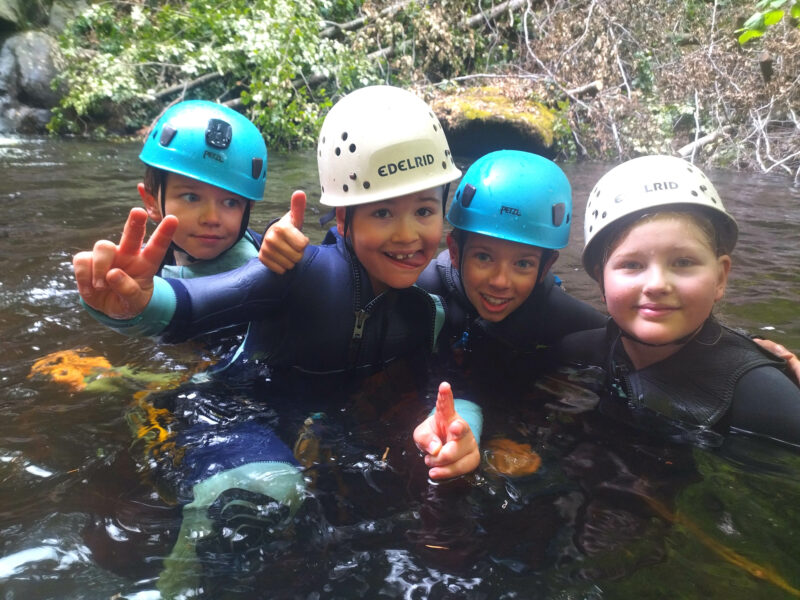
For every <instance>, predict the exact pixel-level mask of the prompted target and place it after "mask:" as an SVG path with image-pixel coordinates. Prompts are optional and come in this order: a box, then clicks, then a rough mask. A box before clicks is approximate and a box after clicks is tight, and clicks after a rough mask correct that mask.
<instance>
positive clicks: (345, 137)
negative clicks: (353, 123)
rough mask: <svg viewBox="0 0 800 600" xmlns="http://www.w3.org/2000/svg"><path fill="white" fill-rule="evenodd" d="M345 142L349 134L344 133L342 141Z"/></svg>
mask: <svg viewBox="0 0 800 600" xmlns="http://www.w3.org/2000/svg"><path fill="white" fill-rule="evenodd" d="M345 140H347V132H346V131H343V132H342V141H345Z"/></svg>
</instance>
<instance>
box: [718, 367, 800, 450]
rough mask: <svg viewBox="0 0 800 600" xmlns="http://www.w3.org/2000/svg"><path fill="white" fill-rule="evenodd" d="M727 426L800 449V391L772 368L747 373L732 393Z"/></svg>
mask: <svg viewBox="0 0 800 600" xmlns="http://www.w3.org/2000/svg"><path fill="white" fill-rule="evenodd" d="M730 424H731V427H734V428H736V429H741V430H743V431H748V432H751V433H755V434H758V435H763V436H767V437H771V438H774V439H777V440H781V441H784V442H789V443H790V444H798V445H800V388H798V387H797V386H796V385H795V384H794V383H793V382H792V381H791V380H790V379H789V378H788V377H787V376H786V375H784V374H783V373H782V372H781V371H780V370H778V369H776V368H775V367H771V366H763V367H757V368H755V369H752V370H750V371H748V372H747V373H745V374H744V375H743V376H742V377H741V379H739V382H738V383H737V385H736V389H735V390H734V395H733V406H732V407H731V423H730Z"/></svg>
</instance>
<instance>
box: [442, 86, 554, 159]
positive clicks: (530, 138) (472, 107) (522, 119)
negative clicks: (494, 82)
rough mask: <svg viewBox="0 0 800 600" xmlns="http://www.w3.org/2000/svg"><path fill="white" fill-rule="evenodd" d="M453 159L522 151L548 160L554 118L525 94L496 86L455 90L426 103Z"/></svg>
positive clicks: (551, 147) (550, 154)
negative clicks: (444, 137)
mask: <svg viewBox="0 0 800 600" xmlns="http://www.w3.org/2000/svg"><path fill="white" fill-rule="evenodd" d="M429 102H430V105H431V107H432V108H433V110H434V112H436V115H437V116H438V117H439V120H440V121H441V123H442V127H444V129H445V133H446V134H447V139H448V141H449V142H450V148H451V149H452V151H453V154H455V155H456V156H465V157H478V156H482V155H483V154H486V153H487V152H492V151H494V150H525V151H528V152H533V153H535V154H541V155H542V156H547V157H552V156H553V154H554V150H553V138H554V126H555V123H556V117H555V115H554V114H553V112H552V111H551V110H550V109H548V108H547V107H546V106H544V105H543V104H541V103H540V102H536V101H534V100H532V99H530V98H528V97H526V95H525V94H520V93H516V94H514V93H510V92H509V90H508V89H503V88H501V87H496V86H481V87H469V88H459V89H458V90H455V91H446V92H439V93H436V94H435V95H434V96H433V97H432V98H430V99H429Z"/></svg>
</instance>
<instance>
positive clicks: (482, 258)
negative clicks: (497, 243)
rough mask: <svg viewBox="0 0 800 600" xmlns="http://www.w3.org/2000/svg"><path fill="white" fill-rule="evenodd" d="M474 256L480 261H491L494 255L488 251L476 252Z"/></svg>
mask: <svg viewBox="0 0 800 600" xmlns="http://www.w3.org/2000/svg"><path fill="white" fill-rule="evenodd" d="M474 257H475V260H479V261H480V262H489V261H490V260H492V257H491V255H490V254H489V253H488V252H476V253H475V254H474Z"/></svg>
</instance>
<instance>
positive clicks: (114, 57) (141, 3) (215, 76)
mask: <svg viewBox="0 0 800 600" xmlns="http://www.w3.org/2000/svg"><path fill="white" fill-rule="evenodd" d="M472 4H473V3H471V2H469V1H468V0H442V1H440V2H425V1H421V0H420V1H410V0H405V1H402V0H401V1H399V2H396V3H389V2H381V1H379V0H376V1H372V0H222V1H221V0H130V1H121V0H113V1H105V2H96V3H94V4H92V5H91V6H90V7H89V9H88V10H87V11H86V12H85V13H84V14H82V15H81V16H80V17H79V18H77V19H75V20H74V21H73V22H72V23H71V25H70V27H69V29H68V30H67V32H66V33H65V34H64V35H63V36H62V38H61V44H62V50H63V53H64V56H65V58H66V62H67V68H66V69H65V71H64V73H63V76H62V80H63V83H64V84H66V86H65V87H66V88H67V89H68V90H69V92H68V93H67V95H66V96H65V97H64V98H63V101H62V102H61V105H60V107H59V108H58V109H57V110H56V111H54V117H53V119H52V121H51V123H50V129H51V131H54V132H59V133H87V132H91V133H95V134H103V133H130V132H133V131H136V130H138V129H141V128H143V127H146V126H147V125H148V124H149V123H150V122H151V121H152V119H153V118H154V117H156V116H157V115H158V114H159V113H160V112H161V110H163V108H164V105H165V104H167V103H169V102H171V101H174V100H177V99H180V98H206V99H212V100H218V101H221V102H226V103H229V104H232V105H236V106H240V105H241V106H244V108H245V110H246V112H247V114H248V116H249V117H250V118H251V119H252V120H253V121H254V122H255V123H256V124H257V125H258V126H259V127H260V128H261V130H262V132H263V133H264V136H265V137H266V138H267V140H268V141H269V143H270V145H271V146H275V147H277V146H282V147H296V146H303V145H310V144H311V143H313V141H314V138H315V135H316V132H317V131H318V128H319V125H320V121H321V118H322V116H323V115H324V113H325V112H326V110H327V108H328V107H329V106H330V104H331V102H332V100H333V99H334V98H335V97H336V96H337V95H340V94H343V93H346V92H348V91H350V90H351V89H354V88H356V87H360V86H363V85H366V84H370V83H376V82H381V81H383V82H389V83H397V84H408V83H410V82H412V81H431V80H432V81H437V80H439V79H441V78H442V77H452V76H458V75H461V74H463V73H465V72H468V71H469V69H471V68H473V67H474V65H475V64H476V61H477V60H478V59H479V55H480V53H481V52H482V51H487V52H489V53H492V54H493V55H494V56H495V57H497V56H500V57H503V56H505V55H504V54H502V52H498V50H497V48H498V47H499V48H501V49H507V48H508V46H507V44H504V43H499V44H498V40H499V35H494V36H477V35H475V34H474V33H473V32H472V31H471V30H470V29H469V27H465V25H464V19H465V16H469V15H470V14H471V12H472V10H473V9H472ZM506 54H507V53H506Z"/></svg>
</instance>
